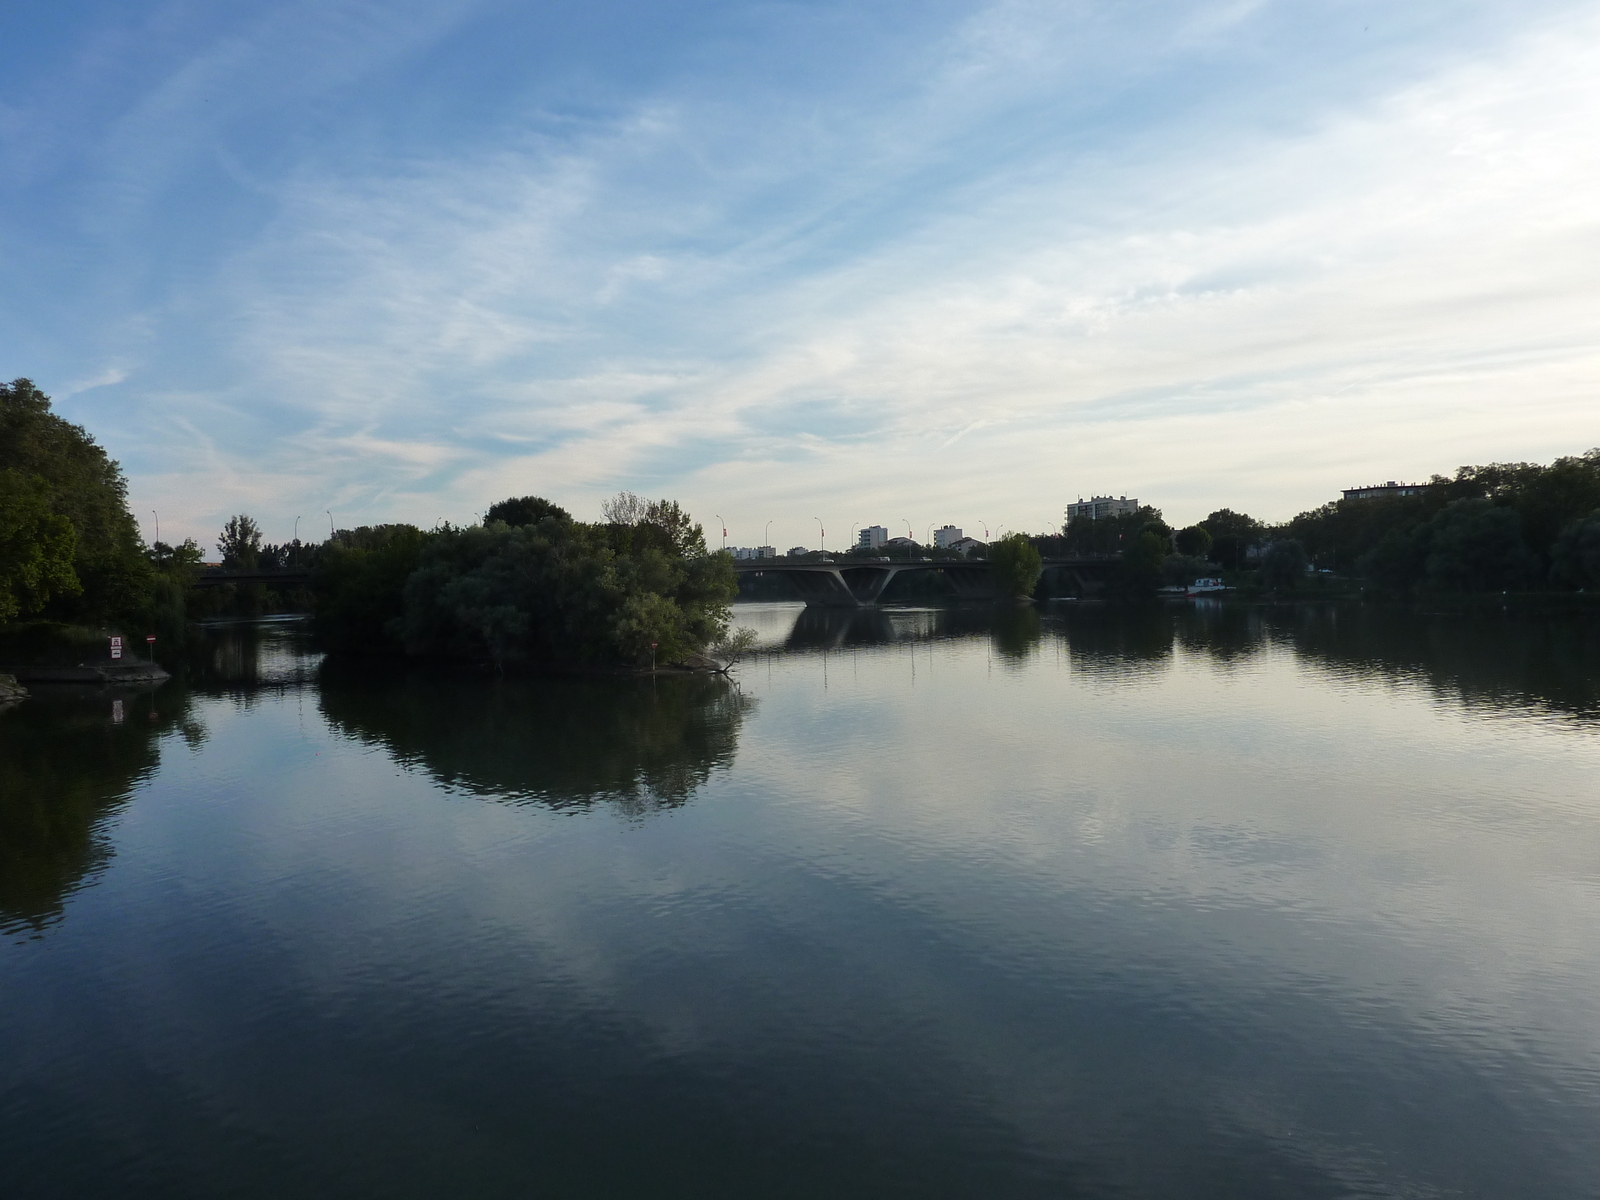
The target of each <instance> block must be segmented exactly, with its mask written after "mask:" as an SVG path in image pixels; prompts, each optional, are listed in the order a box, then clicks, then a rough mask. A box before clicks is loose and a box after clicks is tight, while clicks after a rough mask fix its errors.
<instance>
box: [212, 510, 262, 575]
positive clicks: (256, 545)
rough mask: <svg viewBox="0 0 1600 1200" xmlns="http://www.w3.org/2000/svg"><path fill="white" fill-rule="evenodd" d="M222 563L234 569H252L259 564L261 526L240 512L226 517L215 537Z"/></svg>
mask: <svg viewBox="0 0 1600 1200" xmlns="http://www.w3.org/2000/svg"><path fill="white" fill-rule="evenodd" d="M217 549H218V550H219V551H221V552H222V565H223V566H224V567H228V568H230V569H231V570H235V571H254V570H255V569H256V568H257V567H258V566H260V565H261V528H260V526H258V525H257V524H256V523H255V521H254V520H252V519H251V518H250V517H247V516H245V515H244V514H243V513H240V514H239V515H238V516H233V517H229V518H228V523H227V524H226V525H224V526H223V527H222V533H221V535H220V536H219V537H218V538H217Z"/></svg>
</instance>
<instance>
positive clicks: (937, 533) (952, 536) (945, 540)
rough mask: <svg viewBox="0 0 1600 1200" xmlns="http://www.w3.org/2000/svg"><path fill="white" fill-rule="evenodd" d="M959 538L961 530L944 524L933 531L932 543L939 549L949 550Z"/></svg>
mask: <svg viewBox="0 0 1600 1200" xmlns="http://www.w3.org/2000/svg"><path fill="white" fill-rule="evenodd" d="M960 540H961V530H959V529H957V528H956V527H955V526H954V525H945V526H942V527H941V528H939V529H935V530H934V531H933V544H934V545H935V546H937V547H938V548H939V549H941V550H949V549H950V548H951V547H952V546H954V545H955V544H956V543H957V542H959V541H960Z"/></svg>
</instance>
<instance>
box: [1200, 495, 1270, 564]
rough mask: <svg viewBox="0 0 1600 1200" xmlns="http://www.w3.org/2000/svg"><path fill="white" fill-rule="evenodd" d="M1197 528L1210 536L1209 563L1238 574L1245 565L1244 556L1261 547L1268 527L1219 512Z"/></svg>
mask: <svg viewBox="0 0 1600 1200" xmlns="http://www.w3.org/2000/svg"><path fill="white" fill-rule="evenodd" d="M1200 528H1201V529H1204V530H1205V531H1206V532H1207V533H1208V534H1210V535H1211V550H1210V554H1211V558H1212V561H1214V562H1218V563H1221V564H1222V565H1223V566H1225V567H1230V568H1232V569H1233V570H1235V571H1237V570H1239V569H1240V568H1242V567H1243V566H1244V564H1245V554H1246V552H1247V551H1248V550H1249V549H1250V548H1251V547H1252V546H1258V545H1260V544H1261V539H1262V538H1263V537H1265V536H1266V530H1267V527H1266V526H1265V525H1263V524H1262V523H1261V522H1260V521H1258V520H1256V519H1255V518H1254V517H1249V516H1246V515H1245V514H1244V513H1237V512H1234V511H1233V510H1232V509H1231V508H1219V509H1217V511H1216V512H1214V513H1212V514H1211V515H1210V516H1208V517H1207V518H1206V519H1205V520H1203V521H1201V522H1200Z"/></svg>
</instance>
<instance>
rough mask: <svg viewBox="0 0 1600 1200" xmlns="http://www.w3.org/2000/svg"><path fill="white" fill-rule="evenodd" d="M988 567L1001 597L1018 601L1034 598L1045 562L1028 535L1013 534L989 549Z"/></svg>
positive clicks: (991, 545) (993, 544)
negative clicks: (1012, 597) (1034, 591)
mask: <svg viewBox="0 0 1600 1200" xmlns="http://www.w3.org/2000/svg"><path fill="white" fill-rule="evenodd" d="M989 566H990V569H991V570H993V572H994V580H995V585H996V586H997V587H999V589H1000V593H1001V595H1004V596H1014V597H1016V598H1017V599H1019V600H1022V599H1026V598H1028V597H1030V596H1032V595H1033V589H1034V588H1035V587H1036V586H1038V583H1039V576H1040V574H1042V573H1043V571H1044V561H1043V559H1042V558H1041V557H1040V555H1039V552H1038V551H1037V550H1036V549H1034V547H1033V543H1032V542H1030V541H1029V540H1028V535H1027V534H1025V533H1011V534H1007V535H1006V536H1005V537H1003V538H1000V539H998V540H997V541H995V542H993V543H991V544H990V546H989Z"/></svg>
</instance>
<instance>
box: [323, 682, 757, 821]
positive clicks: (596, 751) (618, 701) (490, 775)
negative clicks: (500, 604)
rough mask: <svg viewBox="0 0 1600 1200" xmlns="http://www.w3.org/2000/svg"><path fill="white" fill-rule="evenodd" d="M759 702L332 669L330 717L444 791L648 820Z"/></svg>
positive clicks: (725, 746) (731, 691)
mask: <svg viewBox="0 0 1600 1200" xmlns="http://www.w3.org/2000/svg"><path fill="white" fill-rule="evenodd" d="M752 704H753V701H752V700H751V699H750V698H748V697H746V696H745V695H743V694H742V693H741V692H740V691H739V689H738V688H737V687H736V686H734V685H733V684H731V683H729V682H728V681H727V680H725V679H722V678H721V677H708V676H703V675H699V676H661V677H656V678H652V679H597V680H572V679H483V678H462V677H459V676H445V675H440V674H436V673H432V672H423V671H403V672H396V673H393V674H391V675H390V676H389V677H388V678H386V679H384V678H374V675H373V672H372V669H371V667H370V666H368V665H366V664H349V663H342V662H331V661H330V662H329V663H327V664H325V665H324V668H323V673H322V686H321V707H322V713H323V715H324V716H325V717H326V718H327V719H328V721H329V723H330V724H331V725H332V726H333V727H334V728H335V729H337V730H339V731H341V732H343V733H345V734H347V735H349V736H351V737H355V738H359V739H360V740H362V741H364V742H370V743H373V744H376V745H380V746H382V747H383V748H384V749H385V750H387V751H388V752H389V753H390V754H392V755H393V756H394V757H395V759H396V760H397V761H399V762H401V763H403V764H406V765H408V766H416V767H420V768H422V769H423V770H425V771H427V772H428V773H429V774H430V775H432V776H433V777H434V778H436V779H438V780H439V781H440V782H441V783H444V784H446V785H447V786H450V787H455V788H460V789H462V790H465V791H468V792H471V793H473V794H475V795H481V796H492V797H494V798H496V799H503V800H513V801H533V802H538V803H542V804H548V805H551V806H554V807H561V808H564V807H586V806H589V805H593V804H596V803H599V802H610V803H613V804H615V805H617V806H618V807H619V808H621V809H622V810H623V811H624V812H626V813H628V814H629V815H635V816H638V815H644V814H647V813H649V812H652V811H655V810H659V809H662V808H675V807H677V806H679V805H681V804H683V803H685V802H686V801H687V800H688V799H689V798H690V797H691V796H692V795H693V794H694V793H695V792H696V791H697V790H698V789H699V788H700V787H702V786H704V784H705V783H706V781H707V780H708V779H709V778H710V777H711V773H712V772H713V771H715V770H718V769H721V768H726V767H727V766H728V765H729V764H730V763H731V762H732V761H733V756H734V751H735V749H736V748H737V745H738V738H739V727H740V724H741V723H742V721H743V720H744V716H745V714H746V712H747V711H748V710H749V708H750V706H751V705H752Z"/></svg>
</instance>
